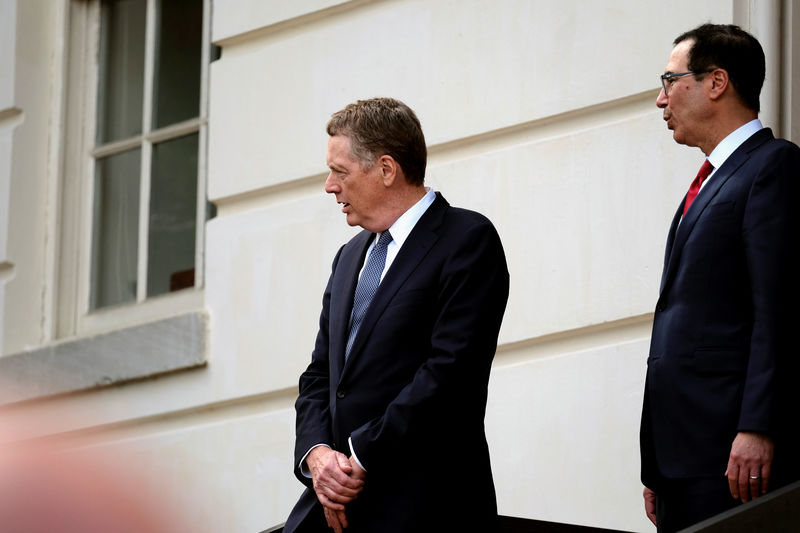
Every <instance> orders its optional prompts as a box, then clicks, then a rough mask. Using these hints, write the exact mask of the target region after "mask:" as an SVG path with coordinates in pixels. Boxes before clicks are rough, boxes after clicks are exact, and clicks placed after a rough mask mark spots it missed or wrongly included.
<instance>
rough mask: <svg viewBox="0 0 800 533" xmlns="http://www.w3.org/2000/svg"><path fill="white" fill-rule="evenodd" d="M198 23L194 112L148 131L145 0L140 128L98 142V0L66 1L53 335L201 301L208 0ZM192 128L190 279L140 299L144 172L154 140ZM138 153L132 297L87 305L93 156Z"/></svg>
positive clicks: (150, 4)
mask: <svg viewBox="0 0 800 533" xmlns="http://www.w3.org/2000/svg"><path fill="white" fill-rule="evenodd" d="M202 3H203V6H202V10H203V24H202V42H201V53H200V55H201V59H200V60H201V68H200V108H199V110H198V116H197V117H195V118H192V119H189V120H185V121H183V122H179V123H176V124H171V125H168V126H166V127H162V128H158V129H155V130H153V129H152V124H153V116H152V109H153V97H154V95H153V93H154V88H153V78H154V72H155V61H156V59H155V52H156V49H155V44H156V17H155V13H156V7H157V0H146V9H147V14H146V23H145V24H146V26H145V74H144V80H143V83H144V95H143V105H142V132H141V133H140V134H139V135H137V136H135V137H131V138H128V139H123V140H118V141H113V142H109V143H105V144H98V142H97V141H96V128H97V118H98V109H97V107H98V106H97V99H98V96H99V95H98V81H99V69H100V64H99V50H100V24H101V20H100V15H101V0H73V1H72V2H71V3H70V17H69V22H68V31H69V38H68V52H67V53H68V55H69V58H68V62H67V63H68V68H67V72H66V73H65V75H66V76H67V78H68V79H67V87H66V88H67V100H66V101H67V105H66V110H65V115H66V120H65V128H64V148H65V150H64V158H63V179H62V184H61V190H62V198H61V205H60V206H59V207H60V209H61V213H60V215H61V216H60V219H61V221H62V224H61V228H60V235H59V237H60V239H59V242H58V244H57V248H60V249H57V250H56V253H57V257H58V258H59V271H58V274H57V276H58V279H57V285H58V290H57V294H58V296H57V320H56V321H55V322H56V324H55V328H54V330H55V331H54V334H55V337H56V338H65V337H72V336H86V335H92V334H97V333H101V332H106V331H109V330H113V329H118V328H120V327H126V326H130V325H132V324H140V323H144V322H148V321H152V320H154V319H159V318H167V317H170V316H174V315H177V314H180V313H185V312H187V311H190V310H197V309H201V308H202V306H203V287H204V277H205V275H204V274H205V272H204V257H205V222H206V217H207V215H206V214H207V201H208V200H207V193H206V183H207V168H208V165H207V159H208V100H209V99H208V91H209V81H210V80H209V74H210V60H211V43H210V38H211V0H202ZM195 133H197V135H198V154H197V206H196V227H195V231H196V233H195V261H194V267H195V284H194V287H189V288H185V289H181V290H179V291H176V292H172V293H166V294H161V295H157V296H151V297H147V286H148V284H147V269H148V246H147V244H148V238H149V231H148V228H149V210H150V201H149V200H150V178H151V175H152V155H153V145H154V144H157V143H159V142H164V141H168V140H172V139H177V138H180V137H183V136H185V135H191V134H195ZM137 148H139V149H140V150H141V152H140V154H139V157H140V158H141V159H140V161H141V164H140V183H139V195H140V202H139V228H138V231H139V236H138V238H139V242H138V259H137V290H136V300H135V301H131V302H127V303H125V304H119V305H114V306H109V307H102V308H98V309H91V305H90V297H91V284H92V239H93V231H94V220H93V211H94V209H93V207H94V203H93V197H94V188H95V172H96V170H95V169H96V162H97V160H98V159H99V158H101V157H105V156H108V155H113V154H116V153H121V152H124V151H126V150H130V149H137Z"/></svg>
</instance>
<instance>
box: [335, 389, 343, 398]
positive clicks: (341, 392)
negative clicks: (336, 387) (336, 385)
mask: <svg viewBox="0 0 800 533" xmlns="http://www.w3.org/2000/svg"><path fill="white" fill-rule="evenodd" d="M344 396H345V394H344V391H343V390H340V391H336V397H337V398H339V399H340V400H341V399H342V398H344Z"/></svg>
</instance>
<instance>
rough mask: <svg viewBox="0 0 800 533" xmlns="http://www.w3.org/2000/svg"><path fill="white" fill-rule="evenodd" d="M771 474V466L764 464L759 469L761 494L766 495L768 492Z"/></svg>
mask: <svg viewBox="0 0 800 533" xmlns="http://www.w3.org/2000/svg"><path fill="white" fill-rule="evenodd" d="M770 474H772V465H771V464H770V463H766V464H765V465H763V466H762V467H761V494H766V493H767V490H769V477H770Z"/></svg>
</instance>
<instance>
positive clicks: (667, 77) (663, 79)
mask: <svg viewBox="0 0 800 533" xmlns="http://www.w3.org/2000/svg"><path fill="white" fill-rule="evenodd" d="M716 69H717V67H714V68H712V69H708V70H699V71H696V70H690V71H688V72H667V73H666V74H662V75H661V76H660V78H661V88H662V89H664V95H665V96H669V89H668V87H670V86H671V85H667V81H668V80H674V79H675V78H682V77H684V76H688V75H690V74H693V75H695V76H699V75H701V74H708V73H709V72H713V71H715V70H716Z"/></svg>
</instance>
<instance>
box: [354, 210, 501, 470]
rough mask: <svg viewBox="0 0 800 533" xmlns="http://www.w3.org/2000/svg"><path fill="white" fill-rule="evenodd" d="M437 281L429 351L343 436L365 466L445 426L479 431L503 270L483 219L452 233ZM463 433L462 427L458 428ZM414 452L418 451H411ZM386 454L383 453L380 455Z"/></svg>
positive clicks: (418, 445)
mask: <svg viewBox="0 0 800 533" xmlns="http://www.w3.org/2000/svg"><path fill="white" fill-rule="evenodd" d="M447 245H448V246H451V247H452V253H451V254H450V255H449V257H448V258H447V260H446V261H445V262H444V264H443V267H442V270H441V272H440V277H439V281H438V287H437V290H438V294H437V300H436V302H437V303H436V313H435V318H434V322H433V328H432V333H431V339H430V341H431V343H430V345H431V349H430V355H429V356H428V357H427V358H426V359H425V362H424V363H423V364H422V365H421V366H420V368H419V369H418V370H417V372H416V374H415V375H414V378H413V380H412V381H411V382H410V383H409V384H407V385H406V386H405V387H404V388H402V389H401V390H400V392H399V393H398V395H397V396H396V397H395V398H394V400H393V401H391V402H390V403H389V405H388V406H387V408H386V410H385V411H384V413H383V414H382V416H380V417H377V418H375V419H373V420H370V421H369V422H367V423H365V424H364V425H362V426H361V427H359V428H357V429H356V430H355V431H353V432H352V433H351V435H350V438H351V440H352V444H353V449H354V450H355V451H356V452H357V453H358V458H359V460H360V461H361V462H362V464H363V466H364V467H365V468H366V469H367V471H368V472H373V471H377V470H380V468H381V466H380V465H381V461H382V460H389V461H391V460H392V457H393V456H395V454H398V453H408V452H413V451H414V450H419V449H427V450H433V449H437V450H438V451H439V452H441V448H440V447H439V445H440V444H442V443H444V442H450V443H451V444H453V445H458V443H457V442H453V439H454V438H456V439H457V437H454V436H453V435H452V434H449V435H448V434H446V433H447V432H448V429H449V428H450V429H451V428H454V427H458V428H459V429H460V430H463V429H465V428H464V426H470V427H471V428H475V431H480V434H481V435H482V434H483V416H484V412H485V406H486V397H487V390H488V381H489V371H490V369H491V363H492V359H493V357H494V353H495V350H496V347H497V336H498V333H499V330H500V324H501V322H502V317H503V313H504V311H505V306H506V301H507V299H508V283H509V276H508V270H507V267H506V260H505V255H504V252H503V248H502V244H501V243H500V238H499V236H498V235H497V232H496V231H495V229H494V227H493V226H492V225H491V223H489V222H488V221H487V220H486V219H484V218H481V223H478V224H473V225H472V226H471V227H470V228H468V229H466V230H464V231H462V232H459V235H458V237H457V242H454V243H452V244H451V242H450V241H448V244H447ZM462 434H463V433H462ZM415 455H417V456H418V454H415ZM387 458H388V459H387Z"/></svg>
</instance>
